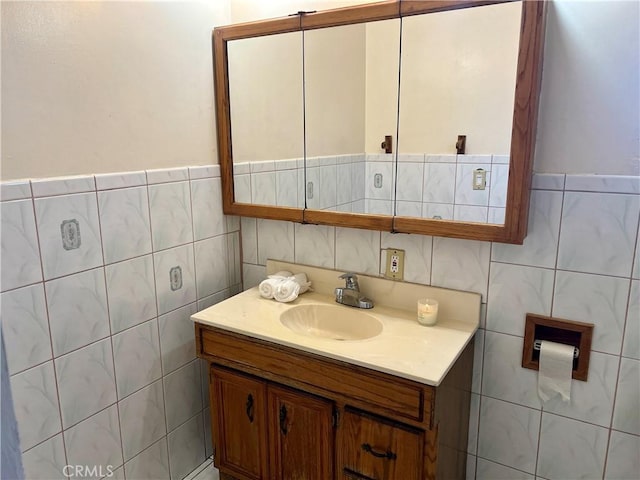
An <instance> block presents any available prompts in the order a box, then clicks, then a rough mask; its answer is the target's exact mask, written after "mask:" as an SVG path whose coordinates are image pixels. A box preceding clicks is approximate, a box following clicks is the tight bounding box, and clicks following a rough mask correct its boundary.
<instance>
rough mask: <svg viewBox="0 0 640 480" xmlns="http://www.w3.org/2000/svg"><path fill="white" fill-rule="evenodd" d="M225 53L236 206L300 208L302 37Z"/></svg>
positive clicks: (248, 42)
mask: <svg viewBox="0 0 640 480" xmlns="http://www.w3.org/2000/svg"><path fill="white" fill-rule="evenodd" d="M227 51H228V64H229V104H230V111H231V141H232V145H233V151H232V155H233V176H234V194H235V195H234V196H235V201H236V202H242V203H253V204H260V205H272V206H286V207H300V208H302V207H303V205H304V197H303V196H302V193H301V192H300V191H299V190H298V188H297V184H298V176H300V177H301V178H302V177H303V160H302V159H303V92H302V33H301V32H292V33H282V34H277V35H268V36H261V37H254V38H246V39H239V40H233V41H229V42H228V44H227Z"/></svg>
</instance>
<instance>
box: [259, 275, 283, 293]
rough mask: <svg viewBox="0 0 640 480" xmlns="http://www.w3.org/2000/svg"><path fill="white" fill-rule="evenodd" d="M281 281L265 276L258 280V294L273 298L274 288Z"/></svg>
mask: <svg viewBox="0 0 640 480" xmlns="http://www.w3.org/2000/svg"><path fill="white" fill-rule="evenodd" d="M281 282H282V280H281V279H277V278H267V279H266V280H263V281H262V282H260V285H259V286H258V289H259V290H260V296H261V297H264V298H273V296H274V294H275V293H276V288H277V287H278V285H279V284H280V283H281Z"/></svg>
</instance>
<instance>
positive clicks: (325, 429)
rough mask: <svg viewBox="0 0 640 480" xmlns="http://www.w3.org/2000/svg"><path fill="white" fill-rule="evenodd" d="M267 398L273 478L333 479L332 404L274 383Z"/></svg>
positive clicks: (301, 479) (290, 479) (270, 386)
mask: <svg viewBox="0 0 640 480" xmlns="http://www.w3.org/2000/svg"><path fill="white" fill-rule="evenodd" d="M268 397H269V419H270V420H269V441H270V452H271V475H272V478H274V479H275V478H278V479H282V480H326V479H329V478H333V452H334V431H333V403H332V402H331V401H329V400H325V399H322V398H318V397H315V396H312V395H309V394H306V393H303V392H299V391H295V390H289V389H285V388H281V387H277V386H273V385H269V387H268Z"/></svg>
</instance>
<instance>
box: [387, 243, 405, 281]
mask: <svg viewBox="0 0 640 480" xmlns="http://www.w3.org/2000/svg"><path fill="white" fill-rule="evenodd" d="M386 250H387V268H386V269H385V272H384V276H385V277H387V278H392V279H394V280H402V279H403V278H404V250H399V249H397V248H387V249H386Z"/></svg>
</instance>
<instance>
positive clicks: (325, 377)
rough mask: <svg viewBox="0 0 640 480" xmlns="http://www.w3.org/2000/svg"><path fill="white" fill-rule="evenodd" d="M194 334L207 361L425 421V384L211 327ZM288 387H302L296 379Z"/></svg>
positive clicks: (427, 413)
mask: <svg viewBox="0 0 640 480" xmlns="http://www.w3.org/2000/svg"><path fill="white" fill-rule="evenodd" d="M196 339H197V342H198V355H199V356H200V357H203V358H206V359H207V360H210V361H213V362H219V363H222V364H225V365H227V366H229V367H232V368H237V369H243V368H244V367H248V368H247V371H249V372H250V373H254V372H255V373H256V374H258V375H261V376H262V375H264V376H266V378H269V379H272V380H276V381H279V382H282V383H285V384H286V383H287V380H293V381H295V382H301V383H303V384H306V385H309V386H313V387H316V388H320V389H322V390H324V391H325V392H336V393H340V394H342V395H345V396H348V397H350V398H351V399H355V400H359V401H364V402H367V403H369V404H371V405H375V406H377V407H382V408H384V409H385V410H388V411H389V412H390V413H392V414H395V415H400V416H404V417H406V418H408V419H411V420H416V421H419V422H422V421H426V422H427V424H429V425H430V422H431V403H432V399H433V397H432V391H431V389H430V387H429V388H423V387H422V386H420V385H417V384H415V383H413V382H411V381H408V380H403V379H398V378H397V377H393V376H391V375H387V374H384V373H380V372H374V371H372V370H369V369H365V368H363V367H358V366H355V365H349V364H346V363H344V362H339V361H337V360H333V359H326V358H321V357H319V356H317V355H314V354H310V353H307V352H302V351H299V350H295V349H292V348H290V347H285V346H282V345H276V344H274V343H270V342H266V341H264V340H259V339H253V338H248V337H246V336H244V335H238V334H234V333H231V332H226V331H223V330H220V329H216V328H215V327H204V326H202V325H199V324H196ZM255 369H257V370H258V372H256V371H255ZM293 386H295V387H297V388H300V387H301V386H300V384H299V383H298V384H295V385H293ZM302 389H303V390H306V389H307V388H302ZM321 393H323V392H321ZM425 397H426V398H425ZM383 413H384V412H383Z"/></svg>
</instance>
